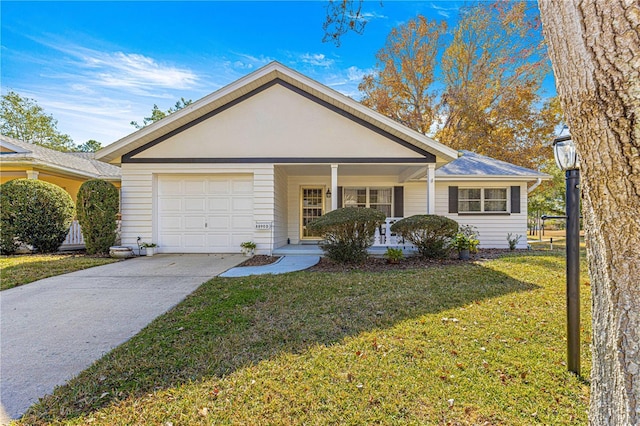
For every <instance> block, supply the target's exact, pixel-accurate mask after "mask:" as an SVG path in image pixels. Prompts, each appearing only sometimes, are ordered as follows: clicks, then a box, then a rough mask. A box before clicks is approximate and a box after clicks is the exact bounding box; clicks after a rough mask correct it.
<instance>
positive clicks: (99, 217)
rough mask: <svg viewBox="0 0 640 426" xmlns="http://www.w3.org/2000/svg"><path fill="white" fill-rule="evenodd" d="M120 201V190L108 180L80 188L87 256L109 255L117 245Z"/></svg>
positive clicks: (81, 220)
mask: <svg viewBox="0 0 640 426" xmlns="http://www.w3.org/2000/svg"><path fill="white" fill-rule="evenodd" d="M119 198H120V196H119V193H118V188H116V187H115V186H114V185H113V184H112V183H111V182H107V181H105V180H101V179H92V180H88V181H86V182H84V183H83V184H82V185H81V186H80V189H79V190H78V201H77V202H76V209H77V211H78V222H80V228H81V229H82V236H83V237H84V244H85V247H86V248H87V253H89V254H96V253H98V254H106V253H109V247H111V246H113V245H114V244H115V242H116V237H117V235H116V229H117V223H116V215H117V214H118V206H119V203H120V200H119Z"/></svg>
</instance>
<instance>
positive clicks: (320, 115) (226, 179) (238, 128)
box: [96, 62, 547, 254]
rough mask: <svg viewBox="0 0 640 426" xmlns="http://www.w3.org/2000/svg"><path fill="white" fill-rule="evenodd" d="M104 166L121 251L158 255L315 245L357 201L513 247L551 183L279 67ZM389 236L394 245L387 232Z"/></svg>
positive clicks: (117, 150)
mask: <svg viewBox="0 0 640 426" xmlns="http://www.w3.org/2000/svg"><path fill="white" fill-rule="evenodd" d="M460 155H461V156H460ZM96 158H97V159H99V160H103V161H107V162H110V163H112V164H120V165H121V170H122V191H121V194H122V245H125V246H131V247H136V245H137V239H138V237H140V238H141V239H142V240H143V241H147V242H154V243H157V244H158V246H159V251H160V252H161V253H199V252H202V253H224V252H239V251H240V243H241V242H243V241H254V242H256V243H257V253H263V254H265V253H269V252H270V251H271V250H272V249H274V248H278V247H282V246H284V245H287V244H300V243H314V242H317V241H318V237H317V236H316V235H313V233H311V232H309V230H308V229H307V227H306V225H307V224H308V223H309V222H310V221H312V220H313V219H315V218H316V217H319V216H321V215H322V214H324V213H326V212H328V211H330V210H333V209H336V208H339V207H347V206H366V207H373V208H377V209H380V210H382V211H384V212H385V213H386V215H387V217H388V218H389V220H388V222H389V223H390V222H392V221H393V220H395V219H394V218H400V217H406V216H411V215H415V214H426V213H430V214H439V215H445V216H448V217H451V218H453V219H455V220H457V221H459V222H460V223H462V224H474V225H476V226H477V227H478V228H479V230H480V234H481V235H480V240H481V247H507V240H506V238H507V234H508V233H514V234H515V233H517V234H522V235H526V231H527V183H528V182H532V181H536V180H537V179H545V178H547V176H546V175H544V174H541V173H538V172H536V171H534V170H528V169H524V168H521V167H517V166H514V165H512V164H508V163H504V162H501V161H497V160H494V159H491V158H488V157H483V156H479V155H476V154H472V153H470V152H463V153H461V154H460V153H458V151H455V150H453V149H451V148H449V147H447V146H445V145H443V144H440V143H438V142H436V141H435V140H433V139H431V138H429V137H427V136H424V135H422V134H420V133H418V132H415V131H413V130H411V129H409V128H407V127H404V126H402V125H401V124H398V123H397V122H395V121H393V120H391V119H389V118H387V117H384V116H383V115H381V114H379V113H377V112H375V111H373V110H371V109H369V108H367V107H365V106H363V105H361V104H360V103H358V102H356V101H354V100H353V99H351V98H348V97H346V96H344V95H342V94H340V93H338V92H336V91H334V90H332V89H330V88H328V87H326V86H324V85H322V84H320V83H318V82H316V81H314V80H311V79H310V78H308V77H305V76H304V75H301V74H299V73H297V72H295V71H293V70H291V69H289V68H287V67H285V66H283V65H281V64H279V63H277V62H273V63H270V64H269V65H267V66H265V67H263V68H261V69H259V70H257V71H255V72H253V73H252V74H250V75H248V76H246V77H244V78H241V79H240V80H238V81H236V82H234V83H232V84H230V85H228V86H226V87H224V88H222V89H220V90H218V91H216V92H214V93H212V94H211V95H209V96H207V97H205V98H203V99H201V100H199V101H197V102H194V103H193V104H191V105H188V106H187V107H185V108H184V109H182V110H180V111H177V112H175V113H173V114H171V115H170V116H168V117H166V118H164V119H162V120H160V121H158V122H156V123H153V124H151V125H149V126H147V127H145V128H143V129H141V130H139V131H137V132H135V133H133V134H131V135H129V136H127V137H125V138H123V139H120V140H119V141H117V142H115V143H113V144H111V145H109V146H107V147H105V148H103V149H102V150H100V151H98V153H97V154H96ZM385 231H386V232H385ZM380 234H381V235H380V236H379V237H377V239H376V243H377V244H379V245H383V246H384V245H390V244H393V243H394V240H393V239H389V238H385V236H388V235H389V233H388V226H385V227H382V229H381V232H380ZM519 247H521V248H523V247H526V238H523V239H522V240H521V241H520V244H519Z"/></svg>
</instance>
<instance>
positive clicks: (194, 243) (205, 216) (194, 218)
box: [157, 175, 254, 253]
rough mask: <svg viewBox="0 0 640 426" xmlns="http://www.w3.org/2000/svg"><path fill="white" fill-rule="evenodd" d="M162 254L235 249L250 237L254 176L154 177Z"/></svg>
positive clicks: (229, 250)
mask: <svg viewBox="0 0 640 426" xmlns="http://www.w3.org/2000/svg"><path fill="white" fill-rule="evenodd" d="M157 188H158V190H157V217H158V222H157V232H158V241H157V242H158V246H159V251H160V252H162V253H237V252H240V243H242V242H243V241H251V240H252V239H253V228H254V225H253V176H252V175H206V176H202V175H197V176H187V175H165V176H162V175H161V176H159V177H158V187H157Z"/></svg>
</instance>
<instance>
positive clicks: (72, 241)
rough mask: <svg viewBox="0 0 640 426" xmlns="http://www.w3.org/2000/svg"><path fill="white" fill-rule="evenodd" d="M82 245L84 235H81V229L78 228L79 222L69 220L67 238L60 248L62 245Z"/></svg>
mask: <svg viewBox="0 0 640 426" xmlns="http://www.w3.org/2000/svg"><path fill="white" fill-rule="evenodd" d="M83 245H84V237H83V236H82V229H80V224H79V223H78V221H77V220H74V221H73V222H71V226H70V227H69V233H68V234H67V238H65V239H64V241H63V242H62V246H60V248H64V246H83Z"/></svg>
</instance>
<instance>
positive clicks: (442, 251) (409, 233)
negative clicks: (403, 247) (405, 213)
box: [391, 214, 458, 258]
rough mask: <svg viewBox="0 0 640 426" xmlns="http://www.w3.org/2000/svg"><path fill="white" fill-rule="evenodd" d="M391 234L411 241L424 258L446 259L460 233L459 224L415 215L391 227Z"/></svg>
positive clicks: (442, 217) (438, 217)
mask: <svg viewBox="0 0 640 426" xmlns="http://www.w3.org/2000/svg"><path fill="white" fill-rule="evenodd" d="M391 232H395V233H396V234H398V235H400V236H401V237H402V238H404V239H405V240H408V241H410V242H411V243H412V244H413V245H414V246H416V248H417V249H418V252H419V253H420V255H422V256H423V257H428V258H436V257H445V256H446V255H447V254H448V253H449V249H450V243H451V239H452V238H453V237H455V235H456V233H457V232H458V222H456V221H455V220H453V219H449V218H447V217H444V216H438V215H433V214H423V215H415V216H410V217H406V218H404V219H401V220H399V221H397V222H396V223H394V224H393V225H391Z"/></svg>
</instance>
